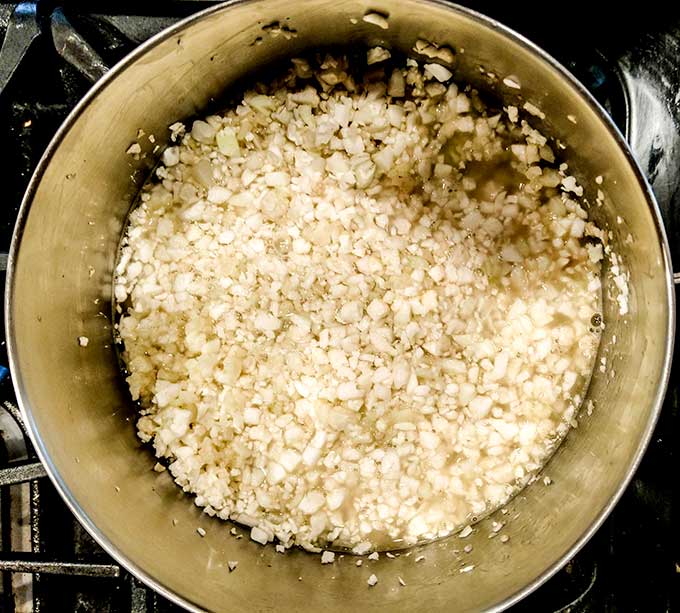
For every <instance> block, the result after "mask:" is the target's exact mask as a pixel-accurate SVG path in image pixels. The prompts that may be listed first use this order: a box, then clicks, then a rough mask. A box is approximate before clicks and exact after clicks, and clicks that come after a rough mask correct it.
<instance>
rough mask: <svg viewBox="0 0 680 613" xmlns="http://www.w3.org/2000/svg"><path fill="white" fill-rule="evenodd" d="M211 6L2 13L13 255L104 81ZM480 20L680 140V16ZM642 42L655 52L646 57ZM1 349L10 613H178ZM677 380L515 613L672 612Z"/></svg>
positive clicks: (0, 76)
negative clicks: (632, 104) (653, 421)
mask: <svg viewBox="0 0 680 613" xmlns="http://www.w3.org/2000/svg"><path fill="white" fill-rule="evenodd" d="M208 4H212V3H211V2H201V1H200V0H185V1H171V0H165V1H164V2H163V3H139V2H137V3H134V4H133V3H127V2H115V1H109V2H90V3H88V4H87V5H84V4H83V3H75V2H73V3H69V2H62V3H55V2H53V1H47V0H44V1H38V2H24V3H20V4H17V3H10V4H6V3H5V4H0V36H1V37H2V40H3V44H2V48H1V50H0V117H1V118H2V121H0V139H2V142H3V143H10V144H11V146H5V150H6V154H5V155H6V156H9V159H8V158H7V157H5V165H6V166H5V168H11V172H10V173H9V175H8V176H6V177H4V185H3V187H4V192H5V193H4V195H5V197H6V198H5V200H6V201H5V203H4V205H3V212H2V214H0V252H2V251H6V250H7V248H8V246H9V241H10V237H11V231H12V228H13V225H14V220H15V217H16V213H17V210H18V205H19V202H20V200H21V194H22V193H23V191H24V189H25V187H26V184H27V182H28V179H29V177H30V174H31V172H32V169H33V168H34V167H35V164H36V163H37V160H38V158H39V157H40V155H41V153H42V151H43V150H44V147H45V146H46V145H47V143H48V141H49V139H50V138H51V136H52V135H53V134H54V132H55V131H56V129H57V128H58V126H59V124H60V123H61V121H62V120H63V118H64V117H65V116H66V114H67V113H68V112H69V110H70V109H71V108H72V107H73V106H74V105H75V104H76V102H77V101H78V100H79V99H80V97H81V96H82V95H83V94H84V93H85V92H86V91H87V89H88V87H89V85H90V83H91V81H92V80H95V79H96V78H98V77H99V76H101V75H102V74H103V73H104V72H105V71H106V67H107V65H111V64H113V63H114V62H115V61H117V60H118V59H120V58H121V57H123V56H124V55H125V54H126V53H127V52H129V51H130V50H132V49H133V48H134V47H135V46H136V45H138V44H140V43H141V42H143V41H144V40H146V39H147V38H148V37H150V36H151V35H153V34H155V33H156V32H158V31H160V30H161V29H163V28H164V27H166V26H168V25H170V24H172V23H173V22H175V21H176V20H177V19H179V18H181V17H183V16H185V15H187V14H190V13H191V12H194V11H196V10H198V9H201V8H204V7H205V6H207V5H208ZM140 5H141V6H140ZM85 6H86V8H85ZM474 8H476V9H478V10H482V11H483V12H486V13H488V14H490V15H492V16H495V17H497V18H499V19H501V20H502V21H505V22H506V23H508V24H509V25H511V26H514V27H515V28H516V29H518V30H519V31H520V32H522V33H524V34H526V35H527V36H529V37H530V38H533V39H534V40H536V41H537V42H539V43H541V44H543V45H545V46H546V47H548V49H549V50H550V51H551V52H552V53H553V54H555V55H556V56H557V57H558V58H559V59H560V60H562V61H563V63H565V65H567V66H568V67H569V68H570V69H571V70H572V71H573V72H575V73H576V75H577V76H579V77H580V78H581V79H582V80H583V82H584V83H585V84H586V85H587V86H588V87H589V88H590V89H591V90H592V91H593V93H594V94H595V95H596V96H597V97H598V98H599V99H600V101H601V102H602V103H603V104H604V105H605V107H606V108H607V109H608V110H609V111H610V113H612V114H613V116H614V118H615V119H616V120H618V121H619V122H620V124H621V125H622V126H623V125H625V112H626V101H625V96H624V94H623V91H622V90H621V87H620V82H619V80H618V78H617V74H620V71H622V70H623V71H627V74H628V75H629V76H630V75H633V76H634V77H635V78H636V79H638V81H639V80H640V79H641V78H642V79H643V80H644V79H645V78H646V79H647V81H645V82H649V83H652V87H651V89H649V91H651V92H652V93H654V92H656V95H658V97H659V99H660V100H661V101H662V103H663V104H664V105H665V106H666V108H668V109H669V110H670V112H671V114H673V118H674V120H675V121H676V123H675V124H674V126H672V129H673V130H674V131H675V133H680V103H678V98H677V97H675V98H673V96H675V92H677V91H680V60H678V55H677V48H678V47H680V10H678V9H674V8H669V7H664V6H662V5H659V7H657V10H656V11H655V14H656V18H651V17H650V16H649V15H646V16H645V17H644V19H642V21H641V22H640V23H639V24H637V22H636V25H639V26H640V28H639V29H638V30H636V29H635V28H631V27H628V28H623V29H621V30H620V31H618V30H616V29H614V28H611V26H609V25H608V23H609V22H608V19H609V18H610V14H609V13H608V12H607V11H604V12H602V14H600V13H598V12H597V11H596V12H593V7H589V10H588V11H587V13H586V12H584V11H583V10H581V9H580V8H579V7H578V6H576V7H572V8H571V9H570V12H571V13H572V14H571V17H570V16H569V15H567V16H565V21H563V22H561V27H560V32H574V31H578V32H579V33H580V39H579V45H578V46H574V45H573V44H572V38H571V35H570V36H568V37H567V36H561V35H559V33H556V32H555V29H554V27H552V28H550V29H547V28H546V21H545V19H546V16H545V15H543V14H538V15H537V14H535V13H531V14H529V13H528V11H529V9H524V10H522V9H521V8H520V7H519V6H517V5H512V10H511V9H510V8H509V5H507V3H502V2H481V3H480V2H477V3H474ZM645 37H646V38H645ZM643 39H644V40H646V41H647V42H645V43H644V44H645V45H646V47H645V48H646V49H647V52H646V53H643V52H640V51H639V46H638V45H639V44H640V40H643ZM650 41H653V42H652V43H650ZM650 50H652V51H653V52H651V51H650ZM673 50H675V51H673ZM659 57H662V58H664V62H665V63H664V65H665V66H671V68H672V69H669V70H666V71H665V72H664V74H663V75H661V76H663V78H664V79H665V81H664V79H661V78H660V73H659V70H658V65H659V63H658V61H657V60H658V58H659ZM36 75H40V76H39V78H36ZM650 75H651V76H650ZM671 94H672V95H671ZM673 100H675V102H673ZM662 155H663V152H662ZM676 165H677V164H676ZM5 172H6V171H5ZM661 179H663V177H662V178H661ZM657 180H659V178H658V177H657ZM666 183H667V184H668V185H667V186H666V187H667V189H666V191H665V193H667V194H669V195H668V197H667V198H665V199H663V200H662V201H661V202H660V203H661V205H662V207H663V208H664V210H665V211H666V212H667V213H668V217H669V218H670V220H671V231H672V232H673V233H674V234H677V230H676V229H675V227H674V226H672V221H673V220H674V219H676V218H677V216H678V215H680V189H679V188H678V185H677V184H676V183H673V182H672V181H670V179H666ZM655 186H656V184H655ZM660 200H661V198H660ZM675 243H676V244H678V243H677V241H676V242H675ZM6 264H7V260H6V255H5V254H3V253H0V282H2V283H3V284H4V270H5V267H6ZM1 338H2V342H0V399H3V400H2V401H1V404H2V406H1V407H0V571H2V572H1V573H0V574H1V577H2V578H1V581H0V611H2V612H5V611H7V612H8V613H9V612H20V613H41V612H42V613H45V612H48V613H50V612H61V611H80V612H87V611H96V612H98V613H99V612H101V613H107V612H131V613H177V612H178V611H179V609H178V608H177V607H176V606H174V605H172V604H170V603H169V602H167V601H166V600H165V599H163V598H162V597H161V596H158V595H157V594H155V593H154V592H153V591H152V590H150V589H148V588H146V587H145V586H143V585H142V584H141V583H140V582H139V581H137V580H136V579H135V578H133V577H132V576H131V575H130V574H129V573H127V572H126V571H125V570H124V569H123V568H121V567H120V566H119V565H118V564H117V563H116V562H114V561H113V560H111V558H109V557H108V556H107V555H106V553H105V552H103V551H102V550H101V549H100V548H99V547H98V545H97V544H96V543H95V542H94V541H93V540H92V538H91V537H90V536H89V535H88V534H87V533H86V532H85V530H84V529H83V528H82V527H81V526H80V524H78V523H77V521H75V520H74V518H73V517H72V515H71V513H70V512H69V511H68V509H67V508H66V506H65V505H64V503H63V502H62V501H61V499H60V498H59V496H58V494H57V493H56V491H55V489H54V488H53V487H52V485H51V483H50V482H49V480H48V479H45V478H44V477H45V471H44V468H43V467H42V465H41V464H40V463H39V461H38V460H37V458H36V455H35V452H34V450H33V448H32V446H31V444H30V442H29V440H28V437H27V435H26V432H25V429H24V426H23V424H22V423H21V418H20V414H19V411H18V409H17V407H16V405H15V404H14V395H13V391H12V388H11V385H10V383H9V380H8V378H7V376H8V372H7V369H6V368H5V367H3V366H2V364H7V358H6V354H5V350H4V345H5V343H4V330H3V331H2V333H1ZM677 374H678V373H677V372H676V373H675V375H676V376H675V377H673V376H672V377H671V381H672V382H673V383H672V384H671V389H670V391H669V395H668V399H667V402H666V407H665V410H664V414H663V415H662V419H661V422H660V424H659V427H658V428H657V431H656V433H655V436H654V440H653V442H652V445H651V447H650V449H649V451H648V453H647V455H646V457H645V460H644V462H643V464H642V466H641V468H640V469H639V471H638V473H637V475H636V478H635V479H634V481H633V483H632V484H631V486H630V487H629V489H628V491H627V493H626V495H625V496H624V498H623V500H622V501H621V502H620V503H619V505H618V506H617V508H616V509H615V511H614V513H613V514H612V516H611V517H610V519H609V520H608V521H607V522H606V524H605V525H604V526H603V528H602V529H600V531H599V532H598V533H597V535H596V536H595V537H594V538H593V539H592V540H591V542H590V543H589V544H588V545H587V546H586V547H585V548H584V549H583V550H582V551H581V552H580V553H579V554H578V555H577V556H576V557H575V559H574V560H573V561H572V562H571V563H570V564H569V565H567V567H566V568H565V569H564V570H562V571H561V572H560V573H558V574H557V575H556V576H555V577H554V578H553V579H551V580H550V581H549V582H548V583H547V584H546V585H545V586H543V587H541V588H540V589H539V590H537V592H536V593H534V594H533V595H531V596H530V597H528V598H527V599H525V600H524V601H523V602H522V603H520V604H519V605H516V606H515V607H513V609H512V610H513V613H523V612H524V613H526V612H530V611H559V612H561V613H579V612H583V613H585V612H596V611H597V612H601V611H641V612H642V611H644V612H647V611H650V612H656V611H659V612H660V611H671V610H673V604H674V602H673V600H672V596H673V593H674V592H673V590H672V586H673V584H674V582H676V581H677V572H678V568H679V566H678V562H679V560H678V558H677V552H675V551H674V550H673V548H672V539H669V538H668V536H669V535H671V534H672V533H673V532H672V524H671V511H672V509H671V504H672V503H671V501H672V483H671V482H672V480H673V478H672V477H666V476H665V472H666V470H667V467H668V466H669V465H670V466H672V465H673V464H672V461H673V459H674V458H675V453H677V452H676V451H675V450H674V447H675V446H677V432H678V428H677V419H678V390H679V389H680V384H679V382H678V379H680V377H678V376H677ZM675 604H677V603H675Z"/></svg>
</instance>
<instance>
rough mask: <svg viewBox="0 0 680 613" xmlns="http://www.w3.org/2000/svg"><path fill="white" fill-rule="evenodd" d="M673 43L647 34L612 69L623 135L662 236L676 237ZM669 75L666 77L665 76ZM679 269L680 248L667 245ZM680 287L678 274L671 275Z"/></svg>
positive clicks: (678, 119)
mask: <svg viewBox="0 0 680 613" xmlns="http://www.w3.org/2000/svg"><path fill="white" fill-rule="evenodd" d="M676 47H677V40H676V39H675V38H674V37H671V36H670V35H659V34H657V35H655V36H652V35H651V34H649V33H647V34H645V36H644V37H643V38H642V40H640V41H639V42H638V44H637V45H636V46H635V47H634V48H633V49H631V50H629V51H627V52H626V53H625V54H624V55H622V56H621V57H620V58H619V59H618V61H617V63H616V70H617V72H618V76H619V79H620V82H621V86H622V88H623V93H624V97H625V105H626V109H625V111H626V112H625V126H624V133H625V136H626V140H627V141H628V143H629V144H630V147H631V150H632V151H633V154H634V155H635V158H636V159H637V161H638V163H639V164H640V167H641V168H642V171H643V172H644V173H645V175H646V176H647V179H648V180H649V183H650V185H651V186H652V189H653V191H654V195H655V196H656V199H657V202H658V204H659V208H660V210H661V216H662V218H663V222H664V225H665V226H666V231H667V232H668V233H669V234H671V233H677V232H680V164H678V159H680V93H678V86H679V85H680V83H679V82H678V78H677V77H676V78H673V75H679V74H680V73H679V72H678V71H679V70H680V59H678V56H677V51H675V50H674V49H675V48H676ZM669 75H670V77H669ZM671 255H672V259H673V261H674V262H675V263H676V265H675V268H676V270H677V269H678V268H680V246H679V245H677V244H675V242H672V243H671ZM673 281H674V282H675V284H676V285H680V272H675V273H674V274H673Z"/></svg>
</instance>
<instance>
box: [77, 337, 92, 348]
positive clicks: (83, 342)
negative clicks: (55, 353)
mask: <svg viewBox="0 0 680 613" xmlns="http://www.w3.org/2000/svg"><path fill="white" fill-rule="evenodd" d="M78 344H79V345H80V346H81V347H87V346H88V345H89V344H90V339H89V338H88V337H87V336H79V337H78Z"/></svg>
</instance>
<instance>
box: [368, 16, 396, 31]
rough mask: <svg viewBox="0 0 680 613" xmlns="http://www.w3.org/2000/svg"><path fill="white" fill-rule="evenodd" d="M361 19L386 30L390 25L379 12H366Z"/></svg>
mask: <svg viewBox="0 0 680 613" xmlns="http://www.w3.org/2000/svg"><path fill="white" fill-rule="evenodd" d="M362 19H363V21H365V22H366V23H370V24H372V25H374V26H378V27H379V28H382V29H383V30H387V29H388V28H389V27H390V24H389V22H388V21H387V19H385V17H383V16H382V15H381V14H380V13H366V14H365V15H364V16H363V17H362Z"/></svg>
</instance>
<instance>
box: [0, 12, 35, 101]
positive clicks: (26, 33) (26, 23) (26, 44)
mask: <svg viewBox="0 0 680 613" xmlns="http://www.w3.org/2000/svg"><path fill="white" fill-rule="evenodd" d="M38 34H40V26H39V24H38V7H37V5H36V3H35V2H21V3H19V4H18V5H17V6H16V8H15V9H14V11H13V12H12V14H11V16H10V18H9V22H8V23H7V31H6V32H5V38H4V40H3V41H2V48H0V59H1V61H0V92H2V91H3V90H4V89H5V87H6V85H7V83H9V80H10V79H11V78H12V75H13V74H14V71H15V70H16V68H17V66H18V65H19V63H20V62H21V60H22V58H23V57H24V55H26V52H27V51H28V50H29V48H30V47H31V44H32V43H33V41H34V40H35V39H36V38H37V37H38Z"/></svg>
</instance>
